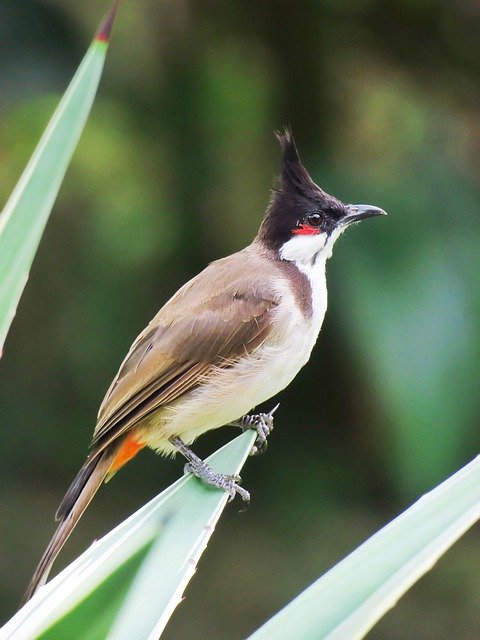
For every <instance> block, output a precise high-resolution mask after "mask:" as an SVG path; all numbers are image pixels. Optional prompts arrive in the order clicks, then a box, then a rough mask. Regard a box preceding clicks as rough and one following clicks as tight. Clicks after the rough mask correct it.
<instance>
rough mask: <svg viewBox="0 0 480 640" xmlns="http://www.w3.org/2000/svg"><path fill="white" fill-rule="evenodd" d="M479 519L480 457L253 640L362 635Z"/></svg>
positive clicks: (313, 587) (319, 582)
mask: <svg viewBox="0 0 480 640" xmlns="http://www.w3.org/2000/svg"><path fill="white" fill-rule="evenodd" d="M479 518H480V457H478V458H476V459H475V460H473V461H472V462H470V463H469V464H468V465H466V466H465V467H463V468H462V469H460V470H459V471H458V472H457V473H455V474H454V475H453V476H451V477H450V478H448V479H447V480H446V481H445V482H443V483H442V484H440V485H439V486H437V487H436V488H435V489H433V490H432V491H430V492H429V493H428V494H425V495H424V496H422V497H421V498H420V499H419V500H418V501H417V502H415V503H414V504H413V505H412V506H411V507H410V508H409V509H407V510H406V511H405V512H403V513H402V514H401V515H400V516H398V517H397V518H395V519H394V520H393V521H392V522H390V523H389V524H387V525H386V526H385V527H383V528H382V529H380V531H378V532H377V533H376V534H375V535H374V536H372V537H371V538H369V539H368V540H367V541H366V542H364V543H363V544H362V545H361V546H360V547H358V548H357V549H356V550H355V551H353V552H352V553H351V554H350V555H348V556H347V557H346V558H345V559H344V560H342V561H341V562H339V563H338V564H337V565H335V566H334V567H333V568H332V569H330V571H328V572H327V573H326V574H324V575H323V576H321V577H320V578H319V579H318V580H317V581H316V582H314V583H313V584H312V585H311V586H310V587H308V588H307V589H306V590H305V591H303V592H302V593H301V594H300V595H299V596H297V597H296V598H295V599H294V600H293V601H292V602H290V603H289V604H288V605H287V606H286V607H285V608H284V609H282V610H281V611H280V612H278V613H277V614H276V615H275V616H274V617H273V618H271V619H270V620H268V621H267V622H266V623H265V624H264V625H263V626H262V627H260V628H259V629H258V630H257V631H256V632H254V633H253V634H252V635H251V636H250V637H249V640H270V639H271V638H275V640H283V639H285V640H286V639H287V638H291V637H295V638H298V639H299V640H301V639H305V640H306V639H311V638H313V637H314V638H322V639H328V640H344V639H345V638H349V640H354V639H357V638H363V637H364V635H365V634H366V633H367V632H368V631H369V630H370V629H371V628H372V627H373V626H374V624H375V623H376V622H377V621H378V620H379V619H380V618H381V616H382V615H384V614H385V613H386V612H387V611H388V610H389V609H390V608H391V607H392V606H394V604H395V603H396V601H397V600H398V598H400V597H401V595H403V594H404V593H405V592H406V591H407V590H408V589H409V588H410V587H411V586H412V585H413V584H414V583H415V582H416V581H417V580H418V579H419V578H420V577H421V576H422V575H424V574H425V573H426V572H427V571H428V570H429V569H430V568H431V567H432V566H433V564H434V563H435V562H436V561H437V560H438V558H440V557H441V555H443V553H445V551H446V550H447V549H448V548H449V547H450V546H451V545H452V544H453V543H454V542H455V541H456V540H457V539H458V538H459V537H460V536H461V535H463V533H465V531H467V529H468V528H469V527H471V526H472V525H473V524H474V523H475V522H476V521H477V520H478V519H479ZM292 633H294V635H291V634H292Z"/></svg>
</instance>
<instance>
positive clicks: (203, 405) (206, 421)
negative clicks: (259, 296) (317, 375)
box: [148, 264, 327, 454]
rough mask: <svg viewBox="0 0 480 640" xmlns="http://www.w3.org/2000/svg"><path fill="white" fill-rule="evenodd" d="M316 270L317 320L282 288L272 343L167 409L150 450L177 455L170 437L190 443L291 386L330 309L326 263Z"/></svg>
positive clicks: (155, 428)
mask: <svg viewBox="0 0 480 640" xmlns="http://www.w3.org/2000/svg"><path fill="white" fill-rule="evenodd" d="M315 271H316V273H315V274H313V273H312V275H311V276H310V274H308V275H309V277H310V278H311V282H312V284H313V285H314V286H313V296H312V298H313V313H312V316H311V317H310V318H305V316H304V315H303V314H302V312H301V311H300V309H298V307H297V305H296V303H295V299H294V296H293V294H292V293H291V292H290V290H289V288H288V286H287V283H285V286H283V285H282V290H281V291H279V293H280V294H281V300H282V302H281V304H280V305H279V306H278V307H277V309H276V313H277V317H276V318H275V321H274V328H273V330H272V332H271V333H270V335H269V336H268V339H267V340H266V341H265V342H264V343H263V344H262V345H261V346H260V347H259V348H258V349H256V350H255V352H254V353H253V354H251V355H250V356H248V357H245V358H243V359H242V360H240V361H239V362H237V363H236V364H235V365H234V366H232V367H230V368H226V369H220V368H219V369H217V371H216V372H215V373H214V374H213V375H212V374H209V377H208V381H206V382H205V383H204V384H201V385H200V386H199V387H197V388H196V389H195V390H194V391H192V392H191V393H189V394H188V395H186V396H184V397H183V398H182V399H181V400H180V401H179V402H178V403H177V404H174V405H172V406H171V407H165V408H164V409H162V411H161V413H160V412H159V415H158V418H157V419H156V420H155V424H151V425H150V429H149V431H150V437H149V438H148V445H149V446H150V447H152V448H154V449H157V450H158V451H159V452H162V453H167V454H168V453H173V452H174V451H175V448H174V447H173V446H172V445H171V444H170V442H169V440H168V438H170V437H171V436H180V437H181V438H182V440H183V441H184V442H185V443H186V444H190V443H191V442H193V440H195V438H197V437H198V436H199V435H200V434H202V433H204V432H205V431H209V430H210V429H215V428H217V427H220V426H223V425H225V424H228V423H230V422H233V421H235V420H237V419H238V418H240V417H241V416H243V415H245V414H246V413H249V412H251V410H252V409H253V408H254V407H255V406H256V405H258V404H260V403H261V402H264V401H265V400H268V399H269V398H271V397H272V396H274V395H276V394H277V393H278V392H279V391H281V390H282V389H284V388H285V387H286V386H287V385H288V384H290V382H291V381H292V380H293V378H294V377H295V376H296V375H297V373H298V372H299V371H300V369H301V368H302V367H303V366H304V364H305V363H306V362H307V361H308V359H309V357H310V353H311V351H312V349H313V346H314V345H315V342H316V340H317V337H318V333H319V331H320V328H321V326H322V323H323V318H324V316H325V311H326V309H327V291H326V284H325V269H324V264H323V266H322V265H321V266H320V268H315Z"/></svg>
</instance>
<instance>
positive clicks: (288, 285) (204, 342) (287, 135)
mask: <svg viewBox="0 0 480 640" xmlns="http://www.w3.org/2000/svg"><path fill="white" fill-rule="evenodd" d="M277 137H278V140H279V142H280V145H281V147H282V168H281V174H280V177H279V179H278V185H277V187H276V188H275V189H274V190H273V191H272V195H271V199H270V204H269V205H268V208H267V211H266V213H265V217H264V219H263V221H262V224H261V226H260V229H259V231H258V233H257V236H256V237H255V239H254V241H253V242H252V243H251V244H250V245H249V246H248V247H246V248H245V249H242V251H239V252H238V253H234V254H233V255H230V256H228V257H226V258H222V259H221V260H216V261H215V262H212V263H211V264H210V265H209V266H208V267H207V268H206V269H204V270H203V271H202V272H201V273H200V274H199V275H197V276H196V277H195V278H193V279H192V280H190V281H189V282H187V284H185V285H184V286H183V287H181V289H179V290H178V291H177V293H176V294H175V295H174V296H173V297H172V298H171V299H170V300H169V301H168V302H167V303H166V304H165V305H164V306H163V307H162V308H161V309H160V311H159V312H158V313H157V315H156V316H155V317H154V318H153V320H152V321H151V322H150V324H149V325H148V326H147V327H146V329H145V330H144V331H143V332H142V333H141V334H140V335H139V336H138V338H137V339H136V340H135V342H134V343H133V345H132V346H131V348H130V351H129V352H128V354H127V357H126V358H125V360H124V361H123V363H122V364H121V366H120V369H119V371H118V373H117V375H116V377H115V378H114V380H113V382H112V384H111V386H110V388H109V389H108V391H107V394H106V396H105V398H104V400H103V402H102V404H101V406H100V411H99V413H98V420H97V426H96V428H95V431H94V434H93V442H92V450H91V453H90V454H89V456H88V457H87V460H86V462H85V464H84V465H83V467H82V468H81V469H80V471H79V473H78V475H77V477H76V478H75V480H74V481H73V483H72V485H71V487H70V488H69V490H68V491H67V494H66V495H65V498H64V499H63V502H62V503H61V505H60V507H59V509H58V511H57V514H56V517H57V519H58V520H60V524H59V526H58V529H57V531H56V533H55V535H54V536H53V538H52V540H51V542H50V544H49V545H48V547H47V549H46V551H45V553H44V555H43V557H42V559H41V561H40V563H39V565H38V567H37V569H36V571H35V574H34V576H33V578H32V581H31V583H30V585H29V588H28V591H27V594H26V597H27V599H28V598H30V597H31V596H32V595H33V593H35V591H36V590H37V589H38V587H39V586H40V585H42V584H43V583H44V582H45V581H46V579H47V576H48V573H49V570H50V567H51V566H52V564H53V562H54V560H55V558H56V557H57V555H58V553H59V551H60V550H61V548H62V547H63V545H64V544H65V541H66V540H67V538H68V536H69V535H70V533H71V531H72V530H73V528H74V526H75V525H76V523H77V522H78V520H79V518H80V516H81V515H82V513H83V512H84V510H85V509H86V507H87V506H88V504H89V503H90V500H91V499H92V498H93V496H94V495H95V493H96V491H97V489H98V488H99V486H100V485H101V483H102V482H103V481H104V480H105V479H108V478H109V477H110V476H112V475H113V474H114V473H115V472H116V471H117V470H118V469H120V467H122V466H123V465H124V464H125V463H126V462H127V461H128V460H130V459H131V458H132V457H133V456H134V455H135V454H136V453H137V452H138V451H139V450H140V449H142V448H143V447H145V446H148V447H151V448H152V449H155V450H156V451H157V452H158V453H161V454H163V455H169V454H175V453H176V452H177V451H180V452H181V453H182V454H183V455H184V456H185V457H186V458H187V460H188V464H187V465H186V467H185V471H186V472H191V473H193V474H195V475H196V476H198V477H199V478H201V479H202V480H204V481H205V482H207V483H209V484H211V485H214V486H215V487H218V488H220V489H224V490H226V491H228V492H229V493H230V495H231V496H232V497H233V496H235V494H236V493H239V494H240V495H241V497H242V498H243V499H244V500H247V501H248V500H249V494H248V492H247V491H246V490H245V489H243V488H242V487H240V486H239V478H237V477H232V476H227V475H223V474H218V473H215V472H214V471H213V470H212V469H211V468H210V467H209V466H208V465H206V464H205V463H204V462H203V461H202V460H200V459H199V458H198V457H197V456H195V454H194V453H193V452H192V451H191V450H190V448H189V447H188V445H190V444H191V443H192V442H193V441H194V440H195V438H197V436H199V435H200V434H202V433H204V432H205V431H208V430H210V429H216V428H217V427H221V426H222V425H228V424H238V425H239V426H243V427H244V428H246V427H249V426H253V427H254V428H256V429H257V431H258V438H257V443H256V449H257V450H258V449H261V448H264V446H265V442H266V436H267V435H268V434H269V432H270V430H271V428H272V422H273V417H272V413H273V412H271V413H270V414H257V415H254V416H248V415H246V414H247V412H248V411H250V410H251V409H252V407H255V406H256V405H258V404H260V403H261V402H264V401H265V400H268V398H270V397H272V396H274V395H275V394H277V393H278V392H279V391H281V390H282V389H284V388H285V387H286V386H287V385H288V384H289V383H290V382H291V381H292V380H293V378H294V377H295V376H296V375H297V373H298V372H299V370H300V369H301V368H302V367H303V365H304V364H305V363H306V362H307V360H308V359H309V357H310V353H311V351H312V349H313V346H314V344H315V342H316V340H317V336H318V334H319V331H320V328H321V326H322V322H323V318H324V315H325V311H326V309H327V287H326V280H325V263H326V260H327V259H328V258H329V257H330V256H331V255H332V248H333V245H334V243H335V241H336V240H337V238H338V237H339V236H340V234H341V233H343V231H344V230H345V229H346V228H347V226H349V225H350V224H352V223H354V222H359V221H360V220H364V219H365V218H370V217H373V216H378V215H383V214H385V212H384V211H383V210H382V209H379V208H377V207H372V206H370V205H345V204H343V203H342V202H340V200H338V199H337V198H334V197H333V196H330V195H328V194H327V193H325V191H323V190H322V189H320V187H318V186H317V185H316V184H315V183H314V182H313V180H312V179H311V177H310V176H309V174H308V172H307V171H306V169H305V168H304V166H303V165H302V163H301V161H300V158H299V155H298V151H297V148H296V146H295V141H294V139H293V136H292V133H291V131H289V130H286V131H285V132H284V133H283V134H278V135H277ZM241 416H244V417H243V418H241Z"/></svg>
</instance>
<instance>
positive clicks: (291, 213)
mask: <svg viewBox="0 0 480 640" xmlns="http://www.w3.org/2000/svg"><path fill="white" fill-rule="evenodd" d="M277 138H278V141H279V143H280V146H281V148H282V171H281V173H280V176H279V178H278V185H277V187H276V188H275V189H273V191H272V197H271V200H270V204H269V206H268V208H267V211H266V214H265V218H264V219H263V222H262V224H261V226H260V229H259V232H258V235H257V239H258V240H259V241H260V242H262V243H263V244H264V245H265V246H266V247H267V248H268V249H270V250H273V251H274V252H275V253H276V254H277V256H278V257H279V258H280V259H283V260H290V261H295V262H305V263H308V262H312V261H316V259H317V257H320V256H321V257H323V258H325V259H327V258H329V257H330V256H331V254H332V249H333V245H334V243H335V241H336V239H337V238H338V237H339V236H340V235H341V234H342V233H343V231H345V229H346V228H347V227H348V226H349V225H351V224H352V223H354V222H360V221H361V220H365V219H366V218H372V217H373V216H380V215H386V214H385V211H383V209H379V208H378V207H373V206H371V205H364V204H343V202H341V201H340V200H338V199H337V198H335V197H334V196H331V195H329V194H328V193H326V192H325V191H323V189H321V188H320V187H319V186H318V185H316V184H315V182H314V181H313V180H312V178H311V177H310V175H309V174H308V172H307V170H306V169H305V167H304V166H303V164H302V162H301V160H300V157H299V155H298V151H297V147H296V145H295V140H294V138H293V134H292V132H291V131H290V129H286V130H285V132H284V133H279V134H277Z"/></svg>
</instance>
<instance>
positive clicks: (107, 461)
mask: <svg viewBox="0 0 480 640" xmlns="http://www.w3.org/2000/svg"><path fill="white" fill-rule="evenodd" d="M115 453H116V447H115V449H113V448H109V449H106V450H105V451H103V452H102V453H101V454H100V455H97V456H95V457H90V458H88V459H87V461H86V462H85V464H84V465H83V467H82V468H81V469H80V471H79V472H78V474H77V476H76V477H75V480H74V481H73V482H72V484H71V486H70V488H69V490H68V491H67V493H66V495H65V498H64V499H63V500H62V503H61V505H60V507H59V508H58V511H57V515H56V518H57V520H60V524H59V525H58V528H57V530H56V531H55V533H54V535H53V538H52V539H51V540H50V543H49V545H48V547H47V548H46V550H45V553H44V554H43V556H42V558H41V560H40V562H39V563H38V566H37V568H36V570H35V573H34V574H33V577H32V579H31V581H30V584H29V585H28V589H27V591H26V593H25V596H24V601H25V602H26V601H27V600H30V598H31V597H32V596H33V595H34V593H35V592H36V591H37V590H38V589H39V588H40V587H41V586H42V585H44V584H45V582H46V581H47V578H48V574H49V573H50V569H51V568H52V565H53V563H54V562H55V559H56V557H57V556H58V554H59V553H60V551H61V549H62V547H63V545H64V544H65V542H66V541H67V539H68V537H69V535H70V534H71V533H72V531H73V529H74V528H75V525H76V524H77V522H78V521H79V520H80V518H81V516H82V514H83V512H84V511H85V509H86V508H87V507H88V505H89V504H90V501H91V500H92V498H93V496H94V495H95V494H96V492H97V491H98V488H99V487H100V485H101V484H102V482H103V480H104V478H105V476H106V475H107V473H108V470H109V468H110V465H111V464H112V460H113V459H114V457H115Z"/></svg>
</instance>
